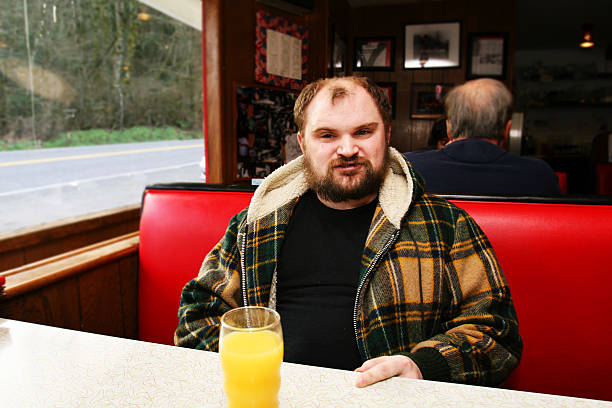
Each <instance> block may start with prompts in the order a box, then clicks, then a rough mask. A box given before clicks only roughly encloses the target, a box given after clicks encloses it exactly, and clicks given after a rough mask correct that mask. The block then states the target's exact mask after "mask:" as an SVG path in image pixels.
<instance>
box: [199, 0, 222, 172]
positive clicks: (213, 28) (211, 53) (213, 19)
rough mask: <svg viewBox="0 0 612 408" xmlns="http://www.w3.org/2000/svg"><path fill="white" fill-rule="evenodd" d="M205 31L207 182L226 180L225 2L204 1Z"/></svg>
mask: <svg viewBox="0 0 612 408" xmlns="http://www.w3.org/2000/svg"><path fill="white" fill-rule="evenodd" d="M202 4H203V7H204V29H203V30H202V32H203V35H204V38H203V41H204V43H205V44H206V56H205V58H206V132H207V137H206V139H207V142H208V146H207V152H208V154H207V160H208V161H207V163H206V166H207V168H208V180H207V181H208V182H209V183H221V182H222V181H223V160H222V158H223V140H224V138H225V135H224V130H225V129H224V127H223V115H224V110H223V108H224V106H223V94H222V93H223V78H224V75H223V55H222V49H223V32H222V24H223V21H222V15H223V14H222V12H223V10H222V6H223V0H205V1H203V2H202Z"/></svg>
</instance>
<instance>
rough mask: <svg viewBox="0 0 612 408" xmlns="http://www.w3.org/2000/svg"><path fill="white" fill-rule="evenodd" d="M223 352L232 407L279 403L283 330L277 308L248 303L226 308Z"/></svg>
mask: <svg viewBox="0 0 612 408" xmlns="http://www.w3.org/2000/svg"><path fill="white" fill-rule="evenodd" d="M219 354H220V356H221V365H222V367H223V373H224V375H225V381H224V383H225V394H226V395H227V399H228V403H229V404H228V407H229V408H235V407H248V408H276V407H278V391H279V389H280V365H281V362H282V361H283V332H282V328H281V324H280V315H279V314H278V313H277V312H276V311H274V310H272V309H268V308H267V307H259V306H246V307H239V308H236V309H232V310H230V311H229V312H226V313H225V314H224V315H223V316H222V317H221V333H220V337H219Z"/></svg>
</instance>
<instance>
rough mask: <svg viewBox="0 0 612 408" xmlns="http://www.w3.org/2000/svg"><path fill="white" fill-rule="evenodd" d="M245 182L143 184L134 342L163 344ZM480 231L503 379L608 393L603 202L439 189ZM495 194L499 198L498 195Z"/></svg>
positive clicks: (592, 394) (611, 235)
mask: <svg viewBox="0 0 612 408" xmlns="http://www.w3.org/2000/svg"><path fill="white" fill-rule="evenodd" d="M252 191H253V188H251V187H246V188H238V187H236V188H232V187H227V186H215V185H206V184H170V185H157V186H150V187H148V188H147V189H146V191H145V192H144V195H143V201H142V215H141V221H140V255H139V259H140V266H139V299H138V306H139V337H140V340H145V341H151V342H158V343H165V344H172V343H173V332H174V328H175V327H176V324H177V322H178V320H177V310H178V305H179V297H180V292H181V289H182V287H183V286H184V284H185V283H187V281H189V280H191V279H192V278H194V277H195V276H196V275H197V273H198V271H199V267H200V265H201V263H202V260H203V259H204V256H205V255H206V254H207V253H208V251H209V250H210V249H211V248H212V247H213V246H214V245H215V244H216V243H217V241H218V240H219V239H220V238H221V236H222V235H223V233H224V231H225V228H226V227H227V223H228V221H229V219H230V218H231V216H232V215H234V214H235V213H237V212H238V211H240V210H241V209H242V208H244V207H245V206H247V205H248V203H249V200H250V198H251V196H252ZM447 198H449V199H450V200H451V201H452V202H454V203H455V204H456V205H458V206H459V207H461V208H463V209H465V210H466V211H467V212H468V213H470V214H471V215H472V216H473V217H474V219H475V220H476V222H477V223H478V224H479V225H480V226H481V228H482V229H483V230H484V231H485V233H486V234H487V236H488V237H489V239H490V241H491V243H492V245H493V247H494V249H495V252H496V254H497V256H498V258H499V261H500V264H501V265H502V269H503V271H504V273H505V275H506V278H507V279H508V282H509V285H510V290H511V292H512V296H513V299H514V303H515V307H516V310H517V314H518V318H519V330H520V332H521V335H522V337H523V341H524V352H523V358H522V360H521V363H520V365H519V367H518V368H517V369H516V370H515V371H514V372H513V373H512V375H511V377H510V378H509V380H508V381H507V382H506V383H505V384H504V386H505V387H508V388H512V389H516V390H524V391H534V392H543V393H550V394H560V395H569V396H575V397H585V398H595V399H605V400H612V387H610V378H612V376H611V375H610V368H611V367H612V354H611V353H610V352H609V350H608V349H607V341H608V340H609V339H611V338H612V314H611V313H610V311H611V305H612V302H611V299H612V298H611V297H610V295H609V292H610V290H609V287H610V285H611V284H612V274H610V271H611V270H612V267H611V266H610V265H611V263H610V256H609V252H608V251H609V250H610V248H611V247H612V203H611V202H609V201H608V202H606V201H604V200H603V199H602V200H599V201H598V202H597V203H596V204H591V203H587V202H580V201H578V202H573V203H572V202H570V201H569V200H570V199H568V198H567V197H566V198H564V199H563V198H562V199H557V200H556V201H557V202H550V200H552V199H550V200H549V199H531V201H532V202H526V200H527V199H524V198H505V199H504V198H497V197H496V198H493V197H488V198H487V197H485V198H482V197H480V198H479V197H466V196H453V197H450V196H449V197H447ZM499 200H504V201H499Z"/></svg>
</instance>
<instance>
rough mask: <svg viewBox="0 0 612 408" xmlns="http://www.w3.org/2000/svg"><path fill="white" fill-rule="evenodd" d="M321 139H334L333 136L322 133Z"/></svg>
mask: <svg viewBox="0 0 612 408" xmlns="http://www.w3.org/2000/svg"><path fill="white" fill-rule="evenodd" d="M321 137H322V138H323V139H331V138H332V137H334V135H332V134H331V133H323V134H322V135H321Z"/></svg>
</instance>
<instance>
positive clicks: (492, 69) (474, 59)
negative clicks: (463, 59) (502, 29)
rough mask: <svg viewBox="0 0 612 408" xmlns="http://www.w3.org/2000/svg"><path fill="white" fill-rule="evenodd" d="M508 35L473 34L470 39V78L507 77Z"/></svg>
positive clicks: (468, 67)
mask: <svg viewBox="0 0 612 408" xmlns="http://www.w3.org/2000/svg"><path fill="white" fill-rule="evenodd" d="M507 47H508V34H507V33H471V34H470V35H469V39H468V59H467V77H468V78H470V79H471V78H482V77H489V78H497V79H503V78H505V77H506V54H507Z"/></svg>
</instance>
